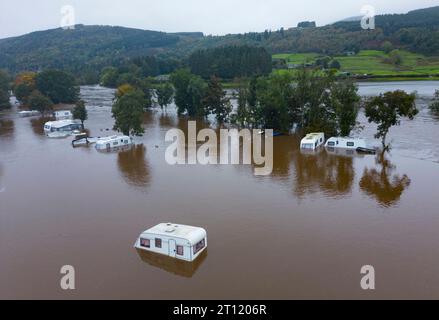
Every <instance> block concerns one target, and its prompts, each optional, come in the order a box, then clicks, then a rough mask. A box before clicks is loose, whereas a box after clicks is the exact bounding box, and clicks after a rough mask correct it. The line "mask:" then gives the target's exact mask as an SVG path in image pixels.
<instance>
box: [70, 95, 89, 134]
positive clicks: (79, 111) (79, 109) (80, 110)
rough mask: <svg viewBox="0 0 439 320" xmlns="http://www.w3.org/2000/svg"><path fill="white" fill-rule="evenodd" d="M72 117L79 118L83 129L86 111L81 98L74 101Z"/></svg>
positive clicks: (86, 117)
mask: <svg viewBox="0 0 439 320" xmlns="http://www.w3.org/2000/svg"><path fill="white" fill-rule="evenodd" d="M73 118H74V119H77V120H81V124H82V129H84V121H85V120H87V119H88V112H87V108H86V107H85V102H84V101H83V100H79V101H78V102H77V103H76V106H75V108H74V109H73Z"/></svg>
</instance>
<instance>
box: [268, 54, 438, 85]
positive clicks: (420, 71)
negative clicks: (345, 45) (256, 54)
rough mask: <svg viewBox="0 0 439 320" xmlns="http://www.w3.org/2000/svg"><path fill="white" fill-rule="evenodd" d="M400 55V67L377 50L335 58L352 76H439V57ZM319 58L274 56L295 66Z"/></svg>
mask: <svg viewBox="0 0 439 320" xmlns="http://www.w3.org/2000/svg"><path fill="white" fill-rule="evenodd" d="M399 54H400V56H401V58H402V63H401V64H400V65H398V66H397V65H393V64H391V63H389V62H388V59H389V55H388V54H386V53H385V52H383V51H376V50H363V51H360V52H359V53H358V54H357V55H355V56H336V57H333V58H334V59H335V60H338V61H339V62H340V64H341V70H340V71H341V72H349V73H351V74H358V75H364V74H368V75H372V76H379V77H399V78H404V77H416V76H420V77H421V78H425V77H426V75H428V76H432V77H437V76H439V57H426V56H423V55H421V54H416V53H411V52H408V51H404V50H401V51H400V52H399ZM318 57H319V55H318V54H314V53H306V54H303V53H298V54H276V55H274V56H273V58H277V59H285V60H286V61H287V63H293V64H303V63H307V62H314V61H315V60H316V59H317V58H318ZM292 71H294V70H292ZM276 72H280V73H282V72H286V70H277V71H276Z"/></svg>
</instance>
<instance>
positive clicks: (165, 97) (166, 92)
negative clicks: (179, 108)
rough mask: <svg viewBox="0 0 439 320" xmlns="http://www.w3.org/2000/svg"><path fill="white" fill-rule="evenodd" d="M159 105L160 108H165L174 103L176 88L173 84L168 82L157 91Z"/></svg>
mask: <svg viewBox="0 0 439 320" xmlns="http://www.w3.org/2000/svg"><path fill="white" fill-rule="evenodd" d="M156 96H157V104H158V105H159V106H160V108H162V110H163V108H165V107H167V106H168V105H170V104H171V103H172V100H173V98H174V87H173V86H172V84H171V83H169V82H166V83H165V84H163V85H161V86H159V87H158V88H157V89H156Z"/></svg>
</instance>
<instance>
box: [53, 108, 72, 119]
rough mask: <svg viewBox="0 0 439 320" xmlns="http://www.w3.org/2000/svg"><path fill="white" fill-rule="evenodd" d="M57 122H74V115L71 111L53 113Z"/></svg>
mask: <svg viewBox="0 0 439 320" xmlns="http://www.w3.org/2000/svg"><path fill="white" fill-rule="evenodd" d="M53 115H54V117H55V119H56V120H72V119H73V114H72V112H71V111H70V110H62V111H55V112H54V113H53Z"/></svg>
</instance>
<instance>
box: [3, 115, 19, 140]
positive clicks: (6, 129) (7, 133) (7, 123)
mask: <svg viewBox="0 0 439 320" xmlns="http://www.w3.org/2000/svg"><path fill="white" fill-rule="evenodd" d="M14 129H15V127H14V121H12V120H6V119H0V138H5V139H6V138H10V137H12V136H13V135H14Z"/></svg>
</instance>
